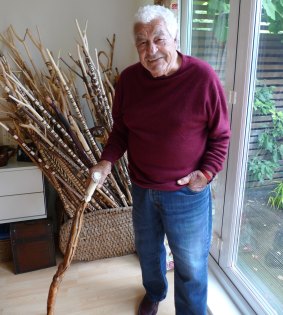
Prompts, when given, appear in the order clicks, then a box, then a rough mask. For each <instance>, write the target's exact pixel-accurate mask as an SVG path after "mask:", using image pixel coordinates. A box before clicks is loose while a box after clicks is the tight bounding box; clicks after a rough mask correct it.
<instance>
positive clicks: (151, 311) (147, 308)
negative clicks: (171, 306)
mask: <svg viewBox="0 0 283 315" xmlns="http://www.w3.org/2000/svg"><path fill="white" fill-rule="evenodd" d="M158 304H159V302H152V301H151V300H150V299H149V298H148V296H147V295H145V296H144V298H143V299H142V301H141V303H140V306H139V310H138V315H156V314H157V310H158Z"/></svg>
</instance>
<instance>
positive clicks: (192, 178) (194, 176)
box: [177, 170, 207, 191]
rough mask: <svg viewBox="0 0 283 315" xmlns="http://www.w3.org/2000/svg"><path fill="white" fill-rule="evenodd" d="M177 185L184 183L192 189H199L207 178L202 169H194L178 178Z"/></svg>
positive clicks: (204, 184)
mask: <svg viewBox="0 0 283 315" xmlns="http://www.w3.org/2000/svg"><path fill="white" fill-rule="evenodd" d="M177 184H179V185H186V184H187V186H188V187H189V188H190V189H191V190H193V191H201V190H203V189H204V187H205V186H206V185H207V179H206V177H205V176H204V175H203V173H202V171H200V170H196V171H194V172H192V173H190V174H189V175H187V176H185V177H183V178H180V179H179V180H178V181H177Z"/></svg>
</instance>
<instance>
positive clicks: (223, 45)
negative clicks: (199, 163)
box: [181, 0, 283, 314]
mask: <svg viewBox="0 0 283 315" xmlns="http://www.w3.org/2000/svg"><path fill="white" fill-rule="evenodd" d="M281 2H282V1H281ZM281 2H280V1H276V0H270V1H264V0H263V1H262V2H261V1H257V0H249V1H246V0H245V1H240V0H234V1H229V0H210V1H201V0H199V1H196V0H190V1H189V0H188V1H185V0H183V1H181V10H182V13H181V17H182V20H181V30H182V32H181V47H182V51H183V52H185V53H190V54H192V55H195V56H197V57H200V58H202V59H205V60H207V61H208V62H209V63H210V64H211V65H212V66H213V67H214V69H215V70H216V72H217V73H218V74H219V77H220V79H221V81H222V82H223V85H224V87H225V90H226V95H227V100H228V103H229V104H228V106H229V111H230V114H231V129H232V138H231V143H230V149H229V157H228V159H227V163H226V165H225V168H224V170H223V171H222V172H221V173H220V174H219V175H218V177H217V179H216V181H215V182H214V184H213V185H214V186H213V187H212V191H213V197H214V216H213V243H212V247H211V255H212V256H213V258H214V259H215V260H216V261H217V263H218V264H219V266H220V267H221V268H222V269H223V270H224V271H225V273H226V274H227V275H228V277H229V278H230V279H231V280H232V282H233V283H234V284H235V285H236V286H237V288H238V289H239V291H240V292H241V294H242V295H243V296H244V297H245V298H246V300H247V301H248V302H249V303H250V304H251V306H252V307H253V309H254V310H255V312H256V313H257V314H283V210H282V208H283V199H282V198H283V172H282V165H283V162H282V160H283V145H282V144H283V142H282V139H283V112H282V106H283V3H282V4H281Z"/></svg>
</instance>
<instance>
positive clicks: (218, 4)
mask: <svg viewBox="0 0 283 315" xmlns="http://www.w3.org/2000/svg"><path fill="white" fill-rule="evenodd" d="M229 2H230V1H229V0H214V1H208V2H204V5H206V4H207V13H208V15H209V16H211V18H212V20H213V33H214V37H215V38H216V40H217V41H218V42H219V43H225V42H226V40H227V34H228V19H229V12H230V3H229Z"/></svg>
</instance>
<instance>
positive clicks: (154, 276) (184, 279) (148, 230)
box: [133, 184, 212, 315]
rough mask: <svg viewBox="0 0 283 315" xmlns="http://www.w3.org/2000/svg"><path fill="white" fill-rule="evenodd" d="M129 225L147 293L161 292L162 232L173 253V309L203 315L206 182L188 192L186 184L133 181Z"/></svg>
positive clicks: (157, 297)
mask: <svg viewBox="0 0 283 315" xmlns="http://www.w3.org/2000/svg"><path fill="white" fill-rule="evenodd" d="M133 224H134V231H135V245H136V250H137V254H138V256H139V260H140V265H141V270H142V279H143V285H144V287H145V290H146V293H147V295H148V296H149V298H150V299H151V300H152V301H153V302H156V301H161V300H163V299H165V297H166V294H167V288H168V283H167V279H166V250H165V247H164V234H165V233H166V235H167V238H168V242H169V246H170V248H171V251H172V254H173V258H174V281H175V309H176V314H177V315H188V314H195V315H204V314H206V302H207V263H208V253H209V248H210V242H211V225H212V218H211V193H210V186H207V187H206V188H205V189H204V190H202V191H201V192H194V191H191V190H190V189H189V188H187V187H183V188H181V189H180V190H177V191H159V190H152V189H144V188H141V187H138V186H137V185H135V184H133Z"/></svg>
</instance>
